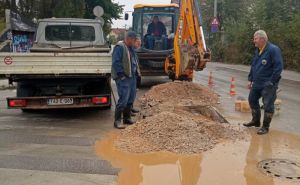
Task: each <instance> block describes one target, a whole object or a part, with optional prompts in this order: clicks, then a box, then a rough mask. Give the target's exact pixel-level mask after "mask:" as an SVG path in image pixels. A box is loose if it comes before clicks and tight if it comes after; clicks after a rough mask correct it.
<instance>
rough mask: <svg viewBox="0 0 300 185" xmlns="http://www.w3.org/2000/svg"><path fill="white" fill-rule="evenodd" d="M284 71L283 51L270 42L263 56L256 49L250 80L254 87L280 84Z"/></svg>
mask: <svg viewBox="0 0 300 185" xmlns="http://www.w3.org/2000/svg"><path fill="white" fill-rule="evenodd" d="M282 70H283V60H282V55H281V50H280V49H279V48H278V47H277V46H276V45H274V44H272V43H270V42H268V43H267V45H266V46H265V48H264V50H263V52H262V54H261V55H260V54H259V49H256V51H255V56H254V58H253V60H252V64H251V69H250V73H249V75H248V80H249V81H251V82H253V86H256V87H265V86H267V85H275V84H278V82H279V80H280V78H281V72H282Z"/></svg>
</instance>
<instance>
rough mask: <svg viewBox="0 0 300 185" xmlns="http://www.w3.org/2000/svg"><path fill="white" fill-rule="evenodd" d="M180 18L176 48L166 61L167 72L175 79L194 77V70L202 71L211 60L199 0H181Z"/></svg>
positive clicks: (175, 38)
mask: <svg viewBox="0 0 300 185" xmlns="http://www.w3.org/2000/svg"><path fill="white" fill-rule="evenodd" d="M179 7H180V8H179V11H180V12H179V19H178V24H177V30H176V33H175V37H174V50H173V53H172V54H170V55H169V56H168V57H167V58H166V61H165V72H166V73H167V74H168V75H169V77H170V78H171V79H173V80H188V81H191V80H192V79H193V72H194V70H195V71H201V70H203V69H204V68H205V66H206V63H207V62H209V61H210V60H211V52H210V50H209V49H208V48H207V47H206V44H205V39H204V33H203V28H202V21H201V12H200V7H199V2H198V1H197V0H181V1H180V6H179Z"/></svg>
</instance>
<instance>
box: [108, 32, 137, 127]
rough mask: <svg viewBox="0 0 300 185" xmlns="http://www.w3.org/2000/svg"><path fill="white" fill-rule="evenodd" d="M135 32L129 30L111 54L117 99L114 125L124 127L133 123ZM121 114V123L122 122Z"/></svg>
mask: <svg viewBox="0 0 300 185" xmlns="http://www.w3.org/2000/svg"><path fill="white" fill-rule="evenodd" d="M135 41H136V33H135V32H132V31H129V32H128V33H127V34H126V37H125V40H124V41H120V42H118V43H117V45H116V46H115V48H114V50H113V54H112V70H111V74H112V78H113V79H114V80H115V81H116V85H117V90H118V95H119V100H118V103H117V105H116V110H115V121H114V127H115V128H118V129H124V128H125V126H124V124H128V125H130V124H133V123H134V121H133V120H132V119H131V109H132V106H133V102H134V99H135V95H136V76H137V73H138V67H137V58H136V56H137V55H136V53H135V50H134V45H135ZM122 115H123V123H122Z"/></svg>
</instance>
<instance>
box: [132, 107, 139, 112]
mask: <svg viewBox="0 0 300 185" xmlns="http://www.w3.org/2000/svg"><path fill="white" fill-rule="evenodd" d="M131 112H133V113H139V112H140V111H139V110H138V109H136V108H134V107H133V106H132V107H131Z"/></svg>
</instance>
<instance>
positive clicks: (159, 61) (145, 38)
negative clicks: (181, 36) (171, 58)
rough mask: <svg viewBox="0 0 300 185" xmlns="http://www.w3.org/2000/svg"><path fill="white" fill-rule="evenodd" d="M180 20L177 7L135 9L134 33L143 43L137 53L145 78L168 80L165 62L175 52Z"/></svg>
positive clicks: (142, 5) (144, 6) (143, 7)
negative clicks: (161, 77) (158, 77)
mask: <svg viewBox="0 0 300 185" xmlns="http://www.w3.org/2000/svg"><path fill="white" fill-rule="evenodd" d="M178 17H179V6H178V5H177V4H166V5H155V4H137V5H135V6H134V12H133V24H132V29H133V31H135V32H136V33H137V35H138V37H140V38H141V40H142V47H141V48H140V49H138V50H137V55H138V58H139V64H140V68H141V73H142V76H165V75H166V73H165V71H164V66H165V65H164V63H165V59H166V57H167V56H168V55H170V53H172V52H173V47H174V46H173V43H174V35H175V32H176V28H177V22H178Z"/></svg>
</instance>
